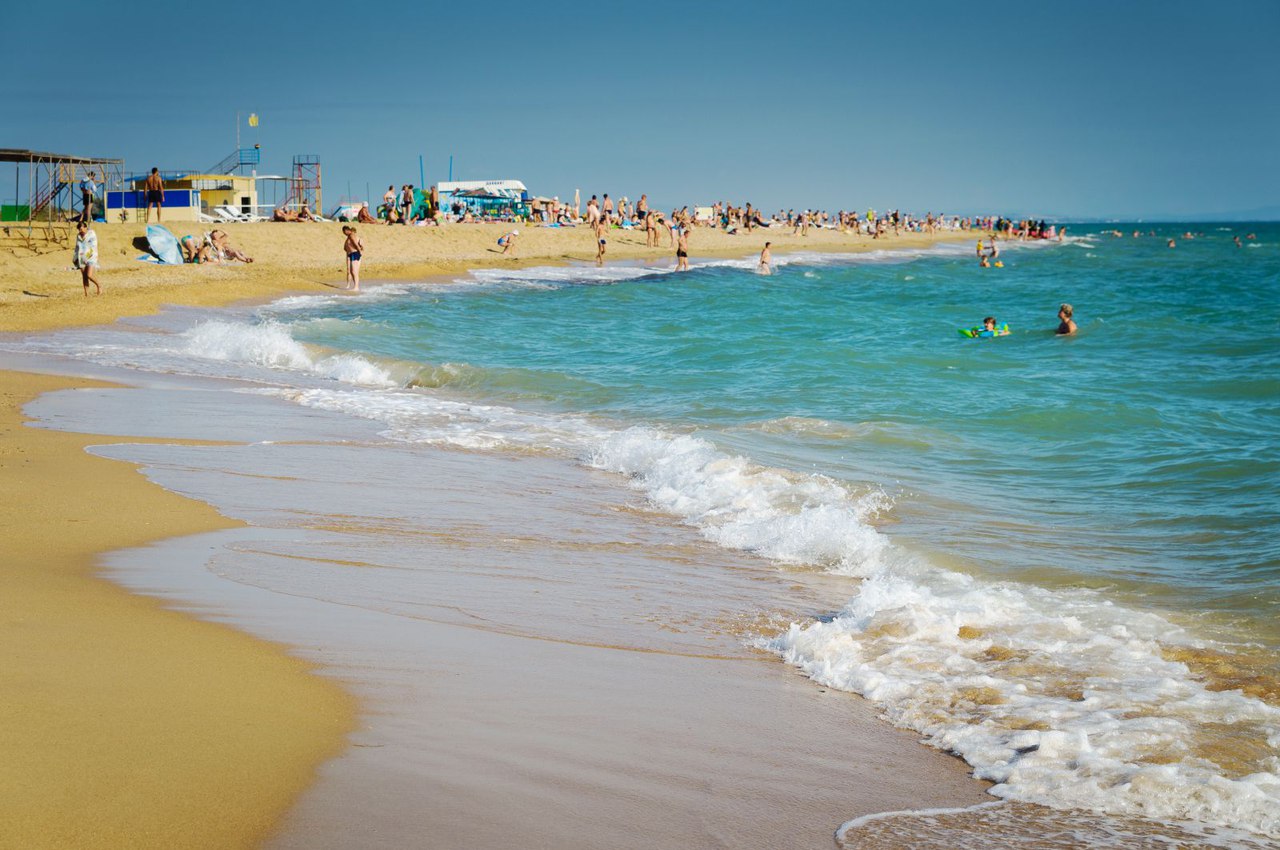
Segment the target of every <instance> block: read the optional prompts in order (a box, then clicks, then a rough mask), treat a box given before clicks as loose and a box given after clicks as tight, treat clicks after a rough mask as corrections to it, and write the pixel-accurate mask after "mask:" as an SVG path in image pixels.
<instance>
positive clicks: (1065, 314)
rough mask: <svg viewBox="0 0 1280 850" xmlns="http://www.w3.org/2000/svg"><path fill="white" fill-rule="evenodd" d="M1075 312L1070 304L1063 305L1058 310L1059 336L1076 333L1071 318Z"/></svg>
mask: <svg viewBox="0 0 1280 850" xmlns="http://www.w3.org/2000/svg"><path fill="white" fill-rule="evenodd" d="M1074 313H1075V310H1074V309H1073V308H1072V307H1071V305H1070V304H1063V305H1062V306H1061V307H1059V308H1058V330H1057V333H1058V334H1059V335H1060V336H1069V335H1071V334H1073V333H1075V332H1076V323H1075V322H1074V321H1072V319H1071V316H1072V315H1073V314H1074Z"/></svg>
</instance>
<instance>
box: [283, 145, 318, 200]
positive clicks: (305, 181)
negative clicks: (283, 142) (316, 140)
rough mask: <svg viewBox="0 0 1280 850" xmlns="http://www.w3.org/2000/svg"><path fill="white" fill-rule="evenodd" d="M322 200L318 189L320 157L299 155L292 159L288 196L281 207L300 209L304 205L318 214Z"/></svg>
mask: <svg viewBox="0 0 1280 850" xmlns="http://www.w3.org/2000/svg"><path fill="white" fill-rule="evenodd" d="M323 203H324V199H323V197H322V195H321V188H320V157H318V156H316V155H314V154H300V155H298V156H295V157H294V158H293V174H292V175H291V176H290V178H289V195H288V197H286V198H285V201H284V203H283V204H282V205H281V206H284V207H301V206H302V205H303V204H306V205H307V206H308V207H309V208H310V209H311V211H312V212H315V213H319V212H320V210H321V209H322V206H321V205H322V204H323Z"/></svg>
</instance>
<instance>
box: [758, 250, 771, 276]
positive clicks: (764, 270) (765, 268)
mask: <svg viewBox="0 0 1280 850" xmlns="http://www.w3.org/2000/svg"><path fill="white" fill-rule="evenodd" d="M772 244H773V243H772V242H766V243H764V250H763V251H761V252H760V274H773V254H771V253H770V252H769V246H770V245H772Z"/></svg>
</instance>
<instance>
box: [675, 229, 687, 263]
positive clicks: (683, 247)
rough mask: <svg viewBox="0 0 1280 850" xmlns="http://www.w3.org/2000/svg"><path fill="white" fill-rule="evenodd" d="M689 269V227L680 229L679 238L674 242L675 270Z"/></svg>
mask: <svg viewBox="0 0 1280 850" xmlns="http://www.w3.org/2000/svg"><path fill="white" fill-rule="evenodd" d="M688 270H689V228H687V227H686V228H684V229H682V230H681V231H680V240H679V241H678V242H677V243H676V271H678V272H687V271H688Z"/></svg>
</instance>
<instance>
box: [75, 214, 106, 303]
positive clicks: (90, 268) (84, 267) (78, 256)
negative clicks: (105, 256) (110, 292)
mask: <svg viewBox="0 0 1280 850" xmlns="http://www.w3.org/2000/svg"><path fill="white" fill-rule="evenodd" d="M75 260H76V268H78V269H80V279H81V281H82V282H83V283H84V297H85V298H88V297H89V284H90V283H92V284H93V288H94V290H95V294H96V295H101V294H102V287H101V286H99V285H98V274H97V271H98V234H96V233H94V232H93V231H92V230H91V229H89V222H87V221H81V222H80V223H79V224H78V225H76V253H75Z"/></svg>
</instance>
